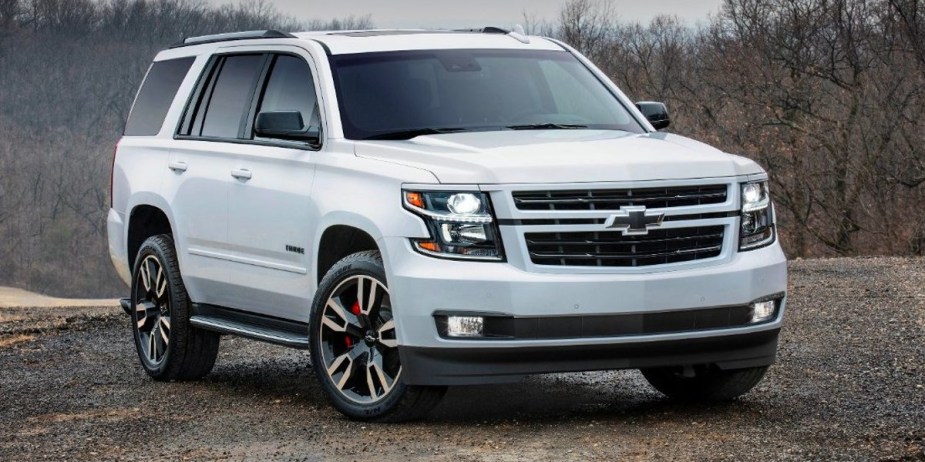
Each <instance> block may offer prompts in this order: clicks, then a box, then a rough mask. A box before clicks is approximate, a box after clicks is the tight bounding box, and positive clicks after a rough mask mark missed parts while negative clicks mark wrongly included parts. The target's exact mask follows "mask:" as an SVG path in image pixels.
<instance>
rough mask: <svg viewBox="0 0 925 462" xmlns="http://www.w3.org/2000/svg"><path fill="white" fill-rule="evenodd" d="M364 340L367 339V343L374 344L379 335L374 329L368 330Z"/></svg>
mask: <svg viewBox="0 0 925 462" xmlns="http://www.w3.org/2000/svg"><path fill="white" fill-rule="evenodd" d="M363 340H365V341H366V343H368V344H370V345H372V344H374V343H376V340H378V336H376V332H374V331H371V330H370V331H366V336H365V337H364V338H363Z"/></svg>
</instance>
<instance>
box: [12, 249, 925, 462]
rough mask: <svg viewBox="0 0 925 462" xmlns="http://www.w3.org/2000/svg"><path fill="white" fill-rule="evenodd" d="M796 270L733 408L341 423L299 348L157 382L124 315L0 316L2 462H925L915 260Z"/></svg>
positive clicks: (654, 397)
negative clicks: (772, 354) (773, 331)
mask: <svg viewBox="0 0 925 462" xmlns="http://www.w3.org/2000/svg"><path fill="white" fill-rule="evenodd" d="M791 271H792V273H791V288H790V301H789V311H788V313H787V316H786V322H785V326H784V331H783V333H782V338H781V345H780V355H779V360H778V363H777V364H776V365H775V366H774V367H773V368H772V369H771V371H770V372H769V374H768V376H767V377H766V378H765V380H764V381H763V382H762V383H761V384H760V385H759V386H758V387H757V388H756V389H755V390H754V391H753V392H752V393H750V394H748V395H746V396H745V397H743V398H741V399H740V400H738V401H737V402H735V403H731V404H723V405H709V406H708V405H679V404H675V403H672V402H670V401H668V400H666V399H664V398H662V397H661V396H660V395H658V394H657V393H656V392H655V391H653V390H652V389H651V388H649V387H648V386H647V385H646V383H645V381H644V380H643V378H642V376H641V375H640V374H639V373H638V372H636V371H618V372H594V373H585V374H573V375H546V376H538V377H533V378H530V379H528V380H526V381H524V382H523V383H520V384H516V385H495V386H478V387H459V388H454V389H451V390H450V391H449V393H448V394H447V396H446V398H445V399H444V401H443V403H441V404H440V406H439V407H438V408H437V409H436V410H435V411H434V412H433V413H432V414H431V415H430V416H429V417H428V418H427V420H425V421H422V422H417V423H411V424H401V425H370V424H363V423H357V422H351V421H349V420H346V419H345V418H343V417H342V416H341V415H340V414H338V413H337V412H336V411H334V410H333V409H332V408H331V407H329V406H328V405H327V404H326V403H325V401H324V397H323V396H322V393H321V389H320V388H319V387H318V385H316V384H315V382H314V378H313V376H312V375H311V371H310V370H309V365H308V358H307V355H306V354H305V353H303V352H299V351H295V350H287V349H284V348H279V347H274V346H269V345H263V344H259V343H256V342H251V341H247V340H243V339H239V338H230V337H225V339H223V343H222V346H221V355H220V358H219V361H218V364H217V365H216V367H215V370H214V371H213V373H212V374H211V375H210V376H209V377H208V378H207V379H206V380H204V381H201V382H194V383H166V384H165V383H155V382H153V381H151V380H149V379H148V378H147V376H145V375H144V373H143V372H142V370H141V368H140V367H139V366H138V364H137V361H138V360H137V357H136V356H135V351H134V347H133V345H132V343H131V333H130V330H129V326H128V319H127V318H126V317H125V316H124V315H122V314H121V313H120V312H119V311H118V308H113V307H107V308H97V309H89V308H80V309H75V310H71V309H62V308H31V309H13V308H0V371H2V373H0V399H2V405H0V460H11V461H12V460H24V459H44V458H50V459H91V460H96V459H187V458H188V459H206V458H208V459H235V460H236V459H270V458H272V459H298V460H374V461H377V462H378V461H381V460H399V459H401V460H453V461H456V460H463V461H466V460H502V461H504V460H589V459H608V460H614V459H621V460H626V459H629V460H735V461H739V460H810V459H811V460H819V459H825V460H916V461H925V361H923V357H925V287H923V286H925V285H923V282H925V260H922V259H899V258H868V259H832V260H802V261H796V262H793V263H792V265H791Z"/></svg>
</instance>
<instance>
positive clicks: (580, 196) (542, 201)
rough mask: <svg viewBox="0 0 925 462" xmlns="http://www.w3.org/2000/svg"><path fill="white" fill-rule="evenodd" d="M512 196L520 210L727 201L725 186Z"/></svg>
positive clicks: (680, 204) (589, 190) (536, 193)
mask: <svg viewBox="0 0 925 462" xmlns="http://www.w3.org/2000/svg"><path fill="white" fill-rule="evenodd" d="M513 195H514V205H515V206H516V207H517V208H518V209H520V210H620V207H624V206H631V205H644V206H646V208H650V209H654V208H668V207H684V206H691V205H707V204H721V203H723V202H725V201H726V185H708V186H672V187H668V188H635V189H583V190H569V191H515V192H514V193H513Z"/></svg>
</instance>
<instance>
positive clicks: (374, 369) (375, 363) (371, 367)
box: [366, 355, 395, 395]
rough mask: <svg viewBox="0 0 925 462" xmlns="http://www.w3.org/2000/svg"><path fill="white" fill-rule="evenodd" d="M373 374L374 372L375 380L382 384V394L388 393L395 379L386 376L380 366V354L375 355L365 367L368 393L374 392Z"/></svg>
mask: <svg viewBox="0 0 925 462" xmlns="http://www.w3.org/2000/svg"><path fill="white" fill-rule="evenodd" d="M373 374H375V376H376V380H378V381H379V383H380V384H381V385H382V394H383V395H385V394H388V393H389V391H390V390H391V389H392V387H393V386H394V385H395V380H394V379H390V378H389V377H387V376H386V374H385V369H383V366H382V355H377V356H375V357H374V358H373V360H372V361H370V362H369V364H368V365H367V367H366V375H367V382H368V383H369V385H370V393H372V394H375V391H374V387H373V386H372V382H373V380H372V377H373Z"/></svg>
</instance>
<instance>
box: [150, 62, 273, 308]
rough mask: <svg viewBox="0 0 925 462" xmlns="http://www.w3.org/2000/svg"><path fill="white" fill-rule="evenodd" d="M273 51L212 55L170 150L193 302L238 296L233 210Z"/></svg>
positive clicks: (171, 183)
mask: <svg viewBox="0 0 925 462" xmlns="http://www.w3.org/2000/svg"><path fill="white" fill-rule="evenodd" d="M267 59H268V55H267V54H265V53H244V54H228V55H216V56H213V57H212V58H211V59H210V62H209V64H208V65H206V67H205V69H204V71H203V74H202V75H201V77H200V79H199V81H198V82H197V86H196V88H195V90H194V91H193V93H192V96H191V97H190V100H189V102H188V104H187V108H186V111H185V113H184V115H183V118H182V119H181V123H180V126H179V127H178V129H177V134H176V136H175V138H176V140H175V141H174V144H173V149H171V153H170V159H169V164H168V168H169V170H170V171H169V172H168V174H167V177H166V179H165V181H164V183H165V191H166V194H167V198H168V200H169V201H170V206H171V208H172V210H173V213H174V216H175V217H176V223H175V226H176V228H177V229H176V236H177V248H178V250H179V251H180V252H183V261H184V268H183V279H184V282H185V283H186V285H187V290H188V291H189V293H190V296H191V298H192V300H193V301H195V302H199V303H209V304H215V305H225V306H228V305H229V304H231V303H232V302H234V300H235V297H234V292H235V289H236V288H235V287H234V282H233V281H232V280H230V279H229V274H230V273H231V272H232V271H233V270H234V268H235V267H236V266H237V263H236V262H235V253H234V251H233V249H231V248H229V245H228V238H229V236H228V225H229V223H228V215H229V212H230V211H231V207H230V206H229V200H230V199H231V197H230V195H231V187H232V186H233V181H234V175H236V174H237V172H236V171H235V169H236V168H237V166H238V163H237V162H236V156H237V155H240V154H242V153H244V152H245V151H247V149H248V147H249V146H248V145H246V144H241V141H242V138H243V133H244V126H245V124H246V120H247V117H248V114H249V112H250V109H251V102H252V101H253V96H254V94H255V92H256V88H257V84H258V82H259V81H260V79H261V78H262V76H263V73H264V72H265V70H266V63H267Z"/></svg>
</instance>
